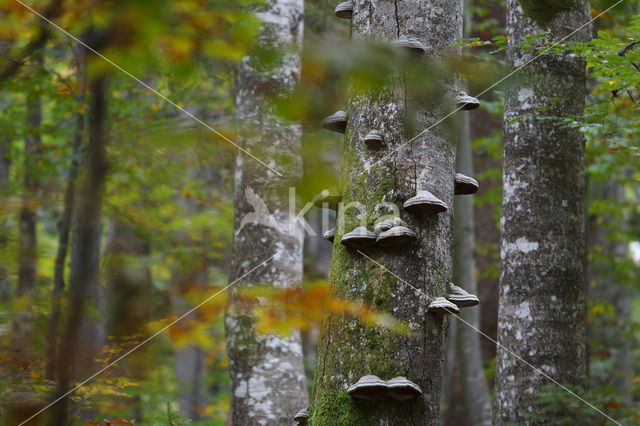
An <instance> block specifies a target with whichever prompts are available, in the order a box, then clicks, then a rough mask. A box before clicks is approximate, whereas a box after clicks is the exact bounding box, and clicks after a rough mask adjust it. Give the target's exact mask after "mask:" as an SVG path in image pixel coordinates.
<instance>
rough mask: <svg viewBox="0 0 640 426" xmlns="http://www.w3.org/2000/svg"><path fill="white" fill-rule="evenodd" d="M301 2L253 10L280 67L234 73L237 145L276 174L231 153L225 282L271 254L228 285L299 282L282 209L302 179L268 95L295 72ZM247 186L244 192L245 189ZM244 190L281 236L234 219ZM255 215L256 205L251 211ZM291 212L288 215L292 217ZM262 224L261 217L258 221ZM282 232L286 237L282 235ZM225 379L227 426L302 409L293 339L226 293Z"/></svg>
mask: <svg viewBox="0 0 640 426" xmlns="http://www.w3.org/2000/svg"><path fill="white" fill-rule="evenodd" d="M302 4H303V2H302V0H270V1H267V2H266V3H265V4H264V5H262V6H260V7H258V8H257V10H256V13H257V15H258V17H260V18H261V19H262V27H261V29H260V33H259V35H258V46H257V49H266V51H273V50H277V51H278V52H281V53H282V54H283V57H282V62H281V63H280V64H279V65H278V66H277V67H275V68H273V69H271V70H264V69H261V68H263V67H264V66H265V65H264V64H261V63H260V59H259V57H248V58H245V59H244V60H243V61H242V64H241V65H240V66H239V69H238V76H237V81H236V86H237V87H236V108H237V118H238V120H239V125H240V126H241V131H240V136H239V141H240V143H241V144H242V146H243V147H244V148H245V149H246V150H247V151H249V152H251V153H252V154H253V155H255V156H256V157H258V158H260V159H261V160H262V161H264V162H266V163H267V164H273V165H274V167H275V168H276V169H277V170H278V171H279V172H280V173H281V174H282V176H278V175H275V174H274V173H273V172H272V171H271V170H269V169H267V168H265V167H264V166H263V165H262V164H260V163H258V162H256V161H255V160H253V159H252V158H249V157H248V156H246V155H244V154H243V153H242V152H239V153H238V156H237V158H236V181H235V188H236V193H235V219H234V238H233V249H232V250H233V251H232V256H233V258H232V264H231V274H230V275H231V276H230V282H233V281H235V280H237V279H238V278H240V277H241V276H243V275H244V274H246V273H247V272H248V271H249V270H251V269H252V268H254V267H255V266H257V265H258V264H259V263H260V262H262V261H263V260H266V259H267V258H268V257H269V256H272V255H274V254H276V253H278V254H277V255H276V257H274V258H273V259H272V260H270V261H269V263H268V264H266V265H264V266H262V267H260V268H258V269H256V270H255V271H254V272H252V273H251V274H249V275H248V276H247V277H245V278H243V279H242V280H241V281H240V282H239V283H238V284H237V286H236V287H235V288H238V289H239V288H247V287H251V286H253V285H268V286H273V287H276V288H290V287H295V286H299V285H301V283H302V257H303V253H302V250H303V240H304V233H303V232H304V231H303V229H302V228H301V227H300V226H299V225H298V224H297V223H295V222H294V223H293V224H292V226H289V225H290V222H293V221H294V217H292V216H291V215H290V212H289V187H294V186H295V185H296V184H297V183H298V182H299V180H300V178H301V177H302V152H301V150H302V147H301V143H300V137H301V129H300V127H299V126H297V125H292V124H288V123H285V122H283V121H282V120H281V119H279V118H277V117H274V116H273V115H271V113H270V109H271V102H270V97H278V96H282V95H287V94H289V93H290V92H291V91H292V90H293V88H294V87H295V85H296V84H297V81H298V78H299V75H300V56H299V48H300V43H301V42H302ZM249 188H251V189H249ZM251 192H253V193H255V194H256V195H257V196H258V197H260V198H261V199H262V201H264V203H265V204H266V206H267V208H268V209H269V211H270V213H271V215H272V217H273V219H275V220H276V221H277V222H278V224H279V227H280V228H281V229H282V230H285V232H283V233H281V232H280V231H279V230H277V229H274V228H272V227H267V226H263V225H259V224H257V223H249V224H246V225H245V226H244V228H241V220H242V219H243V218H244V217H245V215H246V214H248V213H251V212H253V210H254V208H253V207H252V204H250V203H251V200H250V199H251V198H252V197H251V196H250V194H251ZM255 210H256V211H257V210H258V209H257V207H256V209H255ZM293 215H295V213H293ZM265 219H267V217H265ZM286 231H288V232H286ZM225 329H226V333H227V339H226V340H227V351H228V355H229V368H230V374H231V417H232V419H233V424H236V425H254V424H289V423H291V421H292V418H293V416H294V415H295V414H296V413H297V412H298V410H300V409H302V408H305V407H306V406H307V405H308V396H307V386H306V381H305V374H304V366H303V361H302V360H303V356H302V345H301V339H300V334H299V332H297V331H293V332H292V334H290V335H289V336H286V337H283V336H278V335H267V336H264V335H262V336H261V335H258V334H256V331H255V330H254V320H253V318H252V316H251V313H250V307H248V306H246V305H243V304H242V303H240V301H239V300H238V299H237V297H236V293H235V291H234V292H232V295H231V299H230V304H229V307H228V311H227V315H226V317H225Z"/></svg>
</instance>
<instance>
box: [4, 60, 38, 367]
mask: <svg viewBox="0 0 640 426" xmlns="http://www.w3.org/2000/svg"><path fill="white" fill-rule="evenodd" d="M31 68H32V75H38V74H39V73H40V72H41V71H42V56H41V55H40V54H38V55H36V56H35V57H34V59H33V63H32V65H31ZM26 110H27V132H26V136H25V138H24V187H23V188H24V189H23V194H22V206H21V208H20V221H19V228H20V237H19V239H20V245H19V248H18V285H17V288H16V297H17V298H21V299H28V300H25V304H26V306H28V307H27V308H24V309H23V310H21V311H19V312H15V313H14V314H13V329H12V333H11V338H12V342H11V343H12V349H13V351H14V356H15V357H17V358H18V360H19V362H20V364H22V365H23V367H24V366H26V365H27V364H28V363H29V358H30V356H29V346H30V345H29V343H30V338H31V325H32V322H33V311H32V310H31V306H32V300H30V298H31V297H33V291H34V289H35V285H36V268H37V263H38V246H37V233H36V220H37V213H38V206H39V203H40V201H39V199H38V189H39V188H40V176H39V174H40V172H39V169H40V164H39V163H40V162H41V161H42V137H41V135H40V126H41V124H42V100H41V96H40V93H39V92H38V89H34V90H30V91H29V92H28V93H27V95H26Z"/></svg>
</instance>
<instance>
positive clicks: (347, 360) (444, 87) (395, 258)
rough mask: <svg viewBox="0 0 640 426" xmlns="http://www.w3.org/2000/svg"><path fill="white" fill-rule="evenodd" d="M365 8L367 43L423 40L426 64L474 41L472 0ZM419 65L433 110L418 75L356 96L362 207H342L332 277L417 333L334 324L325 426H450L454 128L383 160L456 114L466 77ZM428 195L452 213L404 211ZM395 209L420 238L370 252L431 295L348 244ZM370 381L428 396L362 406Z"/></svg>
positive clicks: (364, 3) (367, 3) (356, 177)
mask: <svg viewBox="0 0 640 426" xmlns="http://www.w3.org/2000/svg"><path fill="white" fill-rule="evenodd" d="M353 7H354V10H353V19H352V25H351V32H352V37H353V38H354V39H355V40H358V41H373V40H377V41H383V42H390V41H393V40H396V39H398V38H399V37H413V38H417V39H418V40H419V41H420V42H422V44H423V45H424V46H425V47H426V49H427V52H426V54H425V55H424V56H426V58H443V57H446V58H447V59H457V58H458V55H459V50H458V49H457V48H453V47H451V46H452V45H453V44H454V43H455V41H456V40H457V39H459V38H461V37H462V15H463V1H462V0H430V1H418V0H407V1H397V2H390V1H376V0H359V1H354V5H353ZM416 59H417V58H416ZM416 64H419V65H418V66H424V70H423V71H424V74H422V73H421V74H420V76H419V77H418V78H425V77H424V76H425V75H427V76H429V77H428V78H433V80H434V81H435V82H436V85H437V86H438V88H437V90H436V91H437V92H438V94H437V95H436V96H431V97H430V98H431V99H430V101H429V102H425V101H424V98H425V97H426V96H424V94H423V93H416V92H414V91H412V90H411V86H410V85H409V84H408V83H407V82H408V81H409V82H410V81H411V79H412V78H413V76H411V75H395V76H393V77H392V78H393V83H392V84H391V85H390V86H389V87H387V88H384V89H381V90H378V91H376V92H377V93H375V94H374V93H363V94H352V96H351V100H350V104H349V106H348V125H347V132H346V137H345V143H344V152H343V170H342V179H341V182H340V185H339V191H340V193H341V195H342V197H343V203H344V205H347V204H349V203H352V202H358V203H360V204H361V205H362V208H360V209H357V208H349V209H343V208H340V209H339V211H338V221H337V222H338V226H337V231H336V236H335V244H334V245H333V260H332V263H331V270H330V273H329V278H330V280H331V282H332V283H333V285H334V289H335V293H336V295H337V296H338V297H344V298H352V299H356V300H358V301H361V302H366V303H371V304H373V305H375V306H376V308H377V309H379V310H382V311H384V312H388V313H390V314H392V315H393V316H394V317H396V318H398V319H400V320H402V321H405V322H406V323H408V325H409V327H410V329H411V334H409V335H401V334H397V333H395V332H393V331H390V330H386V329H377V328H375V329H374V328H370V327H368V326H365V325H363V324H362V323H360V322H359V321H358V320H357V319H354V318H352V317H347V316H338V315H333V316H331V317H329V318H328V319H327V321H326V322H325V323H324V324H323V329H322V335H321V342H320V344H319V353H318V363H317V366H316V375H315V376H316V379H315V389H314V397H313V398H314V401H313V403H314V409H313V413H312V416H313V423H314V424H320V425H334V424H340V425H366V424H385V425H396V424H407V423H411V424H420V425H426V424H439V422H440V393H441V392H440V390H441V386H442V378H443V377H442V376H443V358H444V353H443V352H444V348H445V337H446V330H447V327H448V324H449V321H448V318H447V316H444V317H438V316H435V315H434V314H432V313H427V307H428V305H429V302H430V301H431V300H433V298H435V297H437V296H445V295H446V294H447V292H448V288H449V283H450V281H451V267H452V244H453V229H452V227H453V193H454V185H453V184H454V175H455V151H456V145H455V133H454V132H452V131H451V128H450V124H451V123H450V122H445V123H444V124H443V123H441V124H438V125H437V126H435V127H433V128H432V129H430V130H429V131H427V132H426V133H424V134H422V135H421V136H420V137H418V138H416V139H415V140H414V141H413V142H412V143H411V144H409V145H406V146H404V147H403V148H401V149H400V150H398V151H397V152H396V153H395V154H394V155H392V156H391V157H390V158H387V159H383V157H385V156H387V155H388V154H389V153H390V152H391V151H392V150H393V149H395V148H397V147H398V146H399V145H401V144H404V143H406V142H407V141H408V140H409V139H411V138H412V137H414V136H415V135H417V134H418V133H420V132H421V131H422V130H423V129H426V128H428V127H429V126H430V125H432V124H435V123H436V121H438V120H440V119H442V118H443V117H444V116H445V115H447V114H448V113H449V112H450V111H451V110H452V109H454V108H455V107H454V103H455V102H454V100H455V97H456V95H457V90H458V87H459V79H458V76H457V75H455V74H454V73H451V74H447V75H434V72H433V69H432V68H431V67H429V66H427V64H426V59H425V58H424V57H422V58H421V59H417V62H416ZM399 74H401V73H399ZM421 96H422V100H420V97H421ZM371 129H378V130H380V131H381V132H382V133H383V135H384V139H385V141H386V146H385V148H384V149H382V150H380V151H378V152H373V151H369V150H368V149H367V147H366V146H365V144H364V142H363V138H364V136H365V135H366V134H367V133H368V132H369V130H371ZM381 159H382V161H381V162H379V163H377V164H376V162H378V160H381ZM417 190H428V191H430V192H432V193H433V194H434V195H435V196H436V197H438V198H439V199H440V200H442V201H444V202H445V204H446V205H447V206H448V210H447V212H446V213H440V214H438V215H432V216H423V215H414V214H409V213H408V212H406V211H404V210H403V209H402V205H403V203H404V202H405V201H406V200H407V199H409V198H411V197H413V196H415V195H416V191H417ZM383 201H384V202H390V203H393V204H396V205H397V206H398V207H399V210H400V215H401V217H402V219H403V220H405V221H406V222H407V223H408V225H409V227H410V228H411V229H413V230H414V231H415V232H416V233H417V234H418V238H417V241H416V242H415V243H412V244H409V245H405V246H400V247H395V248H391V249H380V248H369V249H366V250H365V253H366V254H367V255H368V256H370V257H372V258H373V259H375V260H376V261H377V262H379V263H380V264H382V265H384V266H385V267H386V268H388V269H389V270H390V271H392V272H393V273H395V274H397V275H398V276H400V277H401V278H402V279H404V280H406V281H408V282H410V283H411V285H412V286H414V287H416V288H418V289H419V290H420V292H418V291H416V290H414V289H412V288H410V287H408V286H407V285H406V284H404V283H402V282H401V281H399V280H398V279H397V278H396V277H394V276H393V275H391V274H389V273H388V272H385V271H384V270H382V269H380V268H379V267H378V266H377V265H375V264H374V263H372V262H371V261H369V260H367V259H366V258H365V257H363V256H362V255H361V254H359V253H358V252H357V251H355V250H353V249H348V248H346V247H345V246H344V245H342V244H341V243H340V240H341V238H342V236H343V235H344V234H345V233H347V232H349V231H351V230H353V229H354V228H356V227H357V226H361V223H362V221H364V223H366V224H367V226H368V229H369V230H372V229H373V223H374V221H375V220H376V219H377V217H378V216H379V215H381V214H382V215H385V214H388V213H389V212H388V211H383V212H376V211H375V209H374V208H375V205H376V204H377V203H380V202H383ZM425 294H426V295H428V297H426V296H425ZM367 374H374V375H377V376H379V377H380V378H381V379H383V380H388V379H391V378H393V377H395V376H406V377H407V378H408V379H409V380H411V381H413V382H415V383H416V384H417V385H418V386H420V388H421V389H422V395H421V396H420V397H419V398H417V399H414V400H410V401H405V402H398V401H395V400H387V399H384V400H374V401H370V402H366V401H363V400H355V399H353V398H352V397H351V396H350V395H348V394H347V388H348V386H349V385H351V384H354V383H355V382H356V381H358V379H359V378H360V377H361V376H364V375H367Z"/></svg>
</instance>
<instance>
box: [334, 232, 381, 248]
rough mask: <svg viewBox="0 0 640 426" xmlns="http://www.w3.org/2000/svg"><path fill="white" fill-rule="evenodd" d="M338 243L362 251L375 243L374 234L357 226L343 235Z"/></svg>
mask: <svg viewBox="0 0 640 426" xmlns="http://www.w3.org/2000/svg"><path fill="white" fill-rule="evenodd" d="M340 242H341V243H342V244H343V245H345V246H347V247H349V248H352V249H364V248H367V247H369V246H371V245H373V244H375V243H376V234H374V233H373V232H371V231H369V230H368V229H367V228H365V227H364V226H359V227H357V228H356V229H354V230H353V231H351V232H348V233H346V234H344V236H343V237H342V240H340Z"/></svg>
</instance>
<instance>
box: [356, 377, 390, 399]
mask: <svg viewBox="0 0 640 426" xmlns="http://www.w3.org/2000/svg"><path fill="white" fill-rule="evenodd" d="M387 389H388V386H387V383H386V382H384V381H383V380H382V379H381V378H380V377H378V376H372V375H368V376H362V377H361V378H360V380H358V382H357V383H356V384H354V385H351V386H349V389H347V393H348V394H349V395H351V396H352V397H354V398H359V399H374V398H378V397H381V396H384V395H386V393H387Z"/></svg>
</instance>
